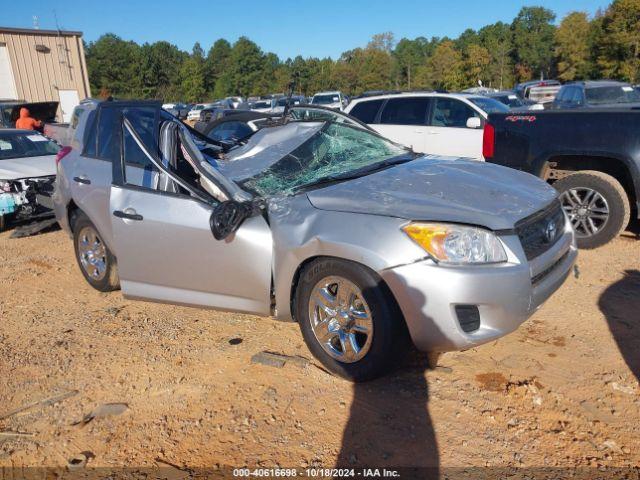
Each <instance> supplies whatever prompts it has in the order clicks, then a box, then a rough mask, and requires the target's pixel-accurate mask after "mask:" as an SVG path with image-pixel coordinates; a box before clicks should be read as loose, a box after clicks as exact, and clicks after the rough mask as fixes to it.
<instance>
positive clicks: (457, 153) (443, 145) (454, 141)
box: [424, 97, 484, 160]
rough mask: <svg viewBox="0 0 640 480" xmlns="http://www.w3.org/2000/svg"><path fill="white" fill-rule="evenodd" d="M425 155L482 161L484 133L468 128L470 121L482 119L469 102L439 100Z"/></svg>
mask: <svg viewBox="0 0 640 480" xmlns="http://www.w3.org/2000/svg"><path fill="white" fill-rule="evenodd" d="M433 101H434V104H433V108H432V109H431V115H430V120H429V127H428V129H427V131H428V134H427V136H426V145H425V147H424V152H426V153H430V154H435V155H446V156H454V157H467V158H472V159H476V160H480V159H482V129H481V128H468V127H467V120H468V119H469V118H472V117H478V118H480V120H481V121H484V119H483V118H482V115H480V113H479V112H477V111H476V110H475V109H473V108H471V106H469V105H467V104H466V103H465V102H463V101H461V100H459V99H457V98H451V97H435V98H433Z"/></svg>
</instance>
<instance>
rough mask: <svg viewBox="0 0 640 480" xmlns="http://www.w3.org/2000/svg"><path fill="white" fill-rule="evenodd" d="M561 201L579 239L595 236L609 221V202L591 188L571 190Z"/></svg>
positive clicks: (561, 197) (564, 193)
mask: <svg viewBox="0 0 640 480" xmlns="http://www.w3.org/2000/svg"><path fill="white" fill-rule="evenodd" d="M560 200H561V201H562V208H563V209H564V211H565V212H566V214H567V215H568V216H569V220H570V221H571V225H572V226H573V229H574V230H575V232H576V236H578V237H590V236H592V235H595V234H596V233H598V232H599V231H600V230H602V229H603V228H604V226H605V225H606V224H607V221H608V220H609V204H608V203H607V200H606V199H605V198H604V197H603V196H602V195H600V193H598V192H597V191H595V190H593V189H591V188H587V187H575V188H571V189H569V190H567V191H566V192H563V193H562V195H561V196H560Z"/></svg>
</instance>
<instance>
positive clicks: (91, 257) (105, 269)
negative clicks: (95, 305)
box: [72, 212, 120, 292]
mask: <svg viewBox="0 0 640 480" xmlns="http://www.w3.org/2000/svg"><path fill="white" fill-rule="evenodd" d="M72 224H73V245H74V247H75V252H76V261H77V262H78V266H79V267H80V271H81V272H82V275H84V278H85V280H86V281H87V282H88V283H89V285H91V286H92V287H93V288H95V289H96V290H99V291H101V292H111V291H113V290H117V289H118V288H120V281H119V280H118V269H117V266H116V259H115V257H114V256H113V254H112V253H111V251H110V250H109V247H107V245H106V244H105V243H104V242H103V241H102V237H101V236H100V233H99V232H98V229H97V228H96V227H95V225H94V224H93V223H92V222H91V220H89V217H87V216H86V215H85V214H84V213H82V212H78V213H77V214H76V215H75V216H74V219H73V222H72Z"/></svg>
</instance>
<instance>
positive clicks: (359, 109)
mask: <svg viewBox="0 0 640 480" xmlns="http://www.w3.org/2000/svg"><path fill="white" fill-rule="evenodd" d="M383 102H384V100H368V101H365V102H359V103H356V104H355V105H354V107H353V108H352V109H351V111H350V112H349V115H351V116H352V117H356V118H357V119H358V120H360V121H361V122H363V123H375V121H376V116H377V115H378V110H380V107H381V106H382V103H383Z"/></svg>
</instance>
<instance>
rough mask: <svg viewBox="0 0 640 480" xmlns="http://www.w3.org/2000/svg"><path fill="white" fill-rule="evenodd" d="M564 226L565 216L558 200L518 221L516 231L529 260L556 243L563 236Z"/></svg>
mask: <svg viewBox="0 0 640 480" xmlns="http://www.w3.org/2000/svg"><path fill="white" fill-rule="evenodd" d="M564 226H565V216H564V213H563V211H562V207H561V205H560V202H559V201H558V200H556V201H555V202H553V203H552V204H551V205H549V206H548V207H547V208H545V209H544V210H541V211H539V212H536V213H534V214H533V215H531V216H529V217H527V218H524V219H522V220H520V221H519V222H518V223H516V233H517V234H518V238H520V243H521V244H522V248H523V249H524V253H525V255H526V257H527V260H531V259H533V258H536V257H537V256H539V255H541V254H543V253H544V252H546V251H547V250H549V249H550V248H551V247H552V246H553V245H555V244H556V242H557V241H558V240H560V238H561V237H562V233H563V232H564Z"/></svg>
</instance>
